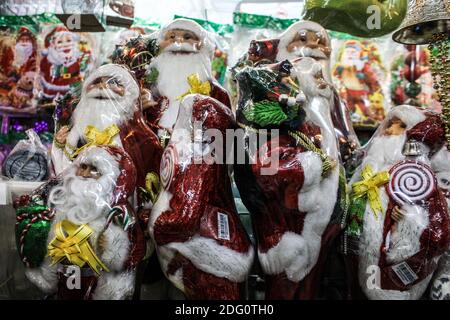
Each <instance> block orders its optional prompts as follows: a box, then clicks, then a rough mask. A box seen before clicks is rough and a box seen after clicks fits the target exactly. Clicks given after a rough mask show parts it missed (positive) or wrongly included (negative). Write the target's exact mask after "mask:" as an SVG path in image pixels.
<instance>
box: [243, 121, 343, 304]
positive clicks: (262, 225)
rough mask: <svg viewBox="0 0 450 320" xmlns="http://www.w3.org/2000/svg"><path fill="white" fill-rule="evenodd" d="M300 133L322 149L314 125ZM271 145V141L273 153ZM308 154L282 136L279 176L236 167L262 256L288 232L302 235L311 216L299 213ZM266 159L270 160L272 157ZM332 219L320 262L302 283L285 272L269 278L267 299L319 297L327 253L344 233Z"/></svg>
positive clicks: (255, 166)
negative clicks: (303, 160)
mask: <svg viewBox="0 0 450 320" xmlns="http://www.w3.org/2000/svg"><path fill="white" fill-rule="evenodd" d="M299 131H301V132H303V133H304V134H305V135H307V136H308V137H309V138H310V139H311V140H312V141H313V142H314V144H315V145H316V147H320V128H319V127H317V126H315V125H314V124H312V123H305V124H303V125H301V127H300V128H299ZM271 144H272V142H271V141H270V140H269V142H268V147H269V150H270V145H271ZM274 151H275V150H272V151H271V152H274ZM305 151H307V150H305V149H304V148H303V147H301V146H298V145H297V143H296V141H295V140H294V139H293V138H292V137H290V136H288V135H281V136H280V137H279V146H278V152H279V166H278V167H277V170H278V172H277V174H275V175H263V174H260V172H261V171H260V169H261V168H262V167H264V165H262V164H261V163H260V162H259V161H258V162H257V163H256V164H253V165H252V166H251V167H252V168H251V172H249V171H248V170H247V169H245V166H240V165H237V166H235V180H236V184H237V185H238V187H239V189H240V190H247V192H246V196H247V199H246V198H243V201H244V204H245V205H246V206H247V208H248V209H249V211H250V212H251V213H252V221H253V228H254V231H255V233H256V238H257V239H258V252H259V254H266V253H267V252H268V251H269V250H270V249H271V248H274V247H275V246H276V245H278V244H279V242H280V240H281V239H282V237H283V235H285V234H286V232H292V233H295V234H298V235H301V234H302V230H303V227H304V220H305V216H306V214H307V213H305V212H300V211H299V210H298V201H299V200H298V194H299V191H300V189H301V188H302V186H303V184H304V180H305V172H304V168H303V167H302V164H301V163H300V161H299V159H298V155H299V154H301V153H303V152H305ZM266 156H267V157H270V154H266ZM336 187H337V186H336ZM249 188H250V189H249ZM251 194H254V197H252V196H249V195H251ZM300 201H301V200H300ZM335 210H336V209H335ZM331 220H332V221H331V222H330V223H329V225H328V227H327V228H326V229H325V231H324V232H323V234H322V237H321V249H320V253H319V257H318V259H317V262H316V264H315V266H314V267H313V268H312V270H311V271H310V272H309V273H308V274H307V275H306V276H305V277H304V278H303V279H302V280H301V281H300V282H293V281H291V280H289V279H288V277H287V275H286V273H285V272H282V273H281V274H276V275H269V274H266V275H265V281H266V296H265V298H266V299H267V300H278V299H282V300H293V299H314V298H315V296H316V291H317V287H318V285H319V284H320V276H321V273H322V270H323V264H324V261H325V258H326V254H327V252H328V250H329V248H330V246H331V244H332V241H333V240H334V239H335V237H336V236H337V235H338V233H339V232H340V231H341V225H340V223H339V222H337V221H335V220H336V217H332V219H331Z"/></svg>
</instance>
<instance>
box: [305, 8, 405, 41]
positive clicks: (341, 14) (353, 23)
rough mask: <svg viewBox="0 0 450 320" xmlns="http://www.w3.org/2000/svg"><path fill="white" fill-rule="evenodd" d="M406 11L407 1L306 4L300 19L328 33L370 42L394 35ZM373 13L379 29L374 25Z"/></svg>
mask: <svg viewBox="0 0 450 320" xmlns="http://www.w3.org/2000/svg"><path fill="white" fill-rule="evenodd" d="M370 6H376V7H370ZM406 7H407V0H346V1H342V0H307V1H306V6H305V15H304V17H303V19H304V20H311V21H315V22H317V23H319V24H321V25H322V26H323V27H324V28H326V29H329V30H334V31H340V32H345V33H348V34H350V35H353V36H357V37H365V38H374V37H381V36H383V35H386V34H389V33H391V32H393V31H395V30H396V29H397V28H398V27H399V26H400V24H401V23H402V21H403V18H404V17H405V15H406ZM377 8H379V9H377ZM377 13H379V19H378V21H379V22H380V24H379V25H376V24H374V23H375V22H376V19H374V18H373V17H375V15H376V14H377ZM378 27H379V28H378Z"/></svg>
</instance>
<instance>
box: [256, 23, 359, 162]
mask: <svg viewBox="0 0 450 320" xmlns="http://www.w3.org/2000/svg"><path fill="white" fill-rule="evenodd" d="M299 57H310V58H313V59H314V60H315V61H317V62H319V63H320V64H321V65H322V70H323V76H324V78H325V80H326V81H327V82H328V83H332V77H331V67H330V57H331V40H330V38H329V36H328V33H327V31H326V30H325V29H324V28H323V27H322V26H321V25H319V24H317V23H315V22H312V21H299V22H296V23H294V24H293V25H291V26H290V27H289V28H288V29H286V31H284V32H283V33H282V34H281V35H280V36H279V38H278V39H273V40H259V41H256V40H254V41H252V42H251V44H250V48H249V52H248V58H249V60H251V61H253V63H257V62H266V63H267V62H268V63H271V62H272V63H273V62H279V61H283V60H289V61H292V60H294V59H297V58H299ZM333 100H334V101H333V104H332V105H331V106H330V107H331V117H332V120H333V125H334V128H335V132H336V136H337V138H338V140H339V146H340V153H341V158H342V160H343V161H344V163H346V162H347V161H348V160H350V158H351V156H352V153H353V152H354V151H355V150H356V149H357V148H358V147H359V142H358V138H357V136H356V134H355V132H354V130H353V126H352V124H351V120H350V115H349V112H348V110H347V106H346V105H345V104H344V102H343V101H342V100H340V98H339V95H338V93H337V91H336V90H335V89H333Z"/></svg>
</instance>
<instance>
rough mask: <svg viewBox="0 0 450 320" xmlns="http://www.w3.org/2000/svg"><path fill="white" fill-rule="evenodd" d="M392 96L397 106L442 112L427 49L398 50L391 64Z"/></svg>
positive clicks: (415, 47)
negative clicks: (404, 105)
mask: <svg viewBox="0 0 450 320" xmlns="http://www.w3.org/2000/svg"><path fill="white" fill-rule="evenodd" d="M390 94H391V96H392V102H393V103H394V104H395V105H400V104H404V103H408V104H414V105H417V106H420V107H423V108H426V109H429V110H431V111H435V112H441V111H442V106H441V104H440V103H439V99H438V97H437V94H436V91H435V89H434V88H433V77H432V74H431V64H430V52H429V50H428V49H427V48H426V47H421V46H415V45H407V46H399V47H398V48H397V49H396V51H395V53H394V59H393V62H392V64H391V86H390Z"/></svg>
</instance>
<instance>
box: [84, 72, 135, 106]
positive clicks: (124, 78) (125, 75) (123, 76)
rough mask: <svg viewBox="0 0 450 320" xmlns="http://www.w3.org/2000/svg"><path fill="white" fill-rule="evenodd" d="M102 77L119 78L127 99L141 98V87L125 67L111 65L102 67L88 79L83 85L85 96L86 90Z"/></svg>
mask: <svg viewBox="0 0 450 320" xmlns="http://www.w3.org/2000/svg"><path fill="white" fill-rule="evenodd" d="M100 77H111V78H112V77H115V78H117V80H118V81H119V82H120V83H121V84H122V85H123V86H124V88H125V96H126V97H134V100H136V98H137V97H139V92H140V90H139V86H138V84H137V83H136V80H135V79H134V78H133V76H132V75H131V73H130V72H129V71H128V70H127V69H126V68H125V67H123V66H121V65H118V64H111V63H110V64H105V65H102V66H100V67H99V68H97V69H96V70H95V71H94V72H92V73H91V74H90V75H89V77H87V79H86V80H85V81H84V84H83V95H85V94H86V89H87V87H88V86H89V85H90V84H91V83H92V81H94V80H95V79H97V78H100Z"/></svg>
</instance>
